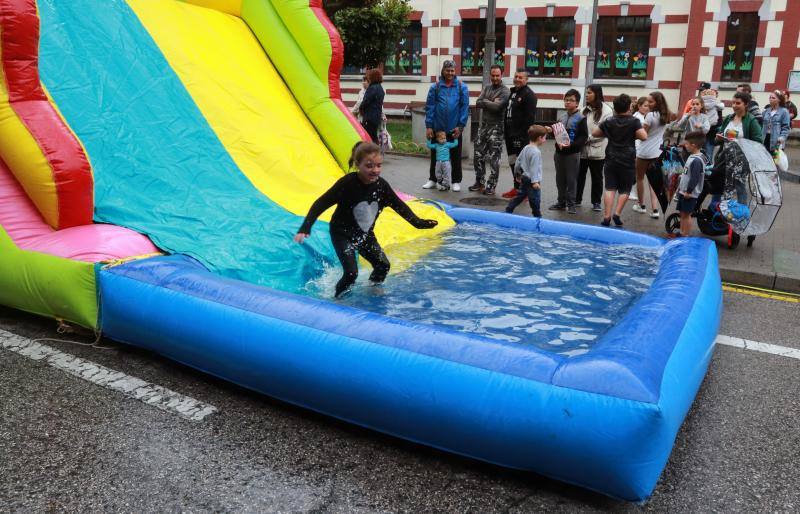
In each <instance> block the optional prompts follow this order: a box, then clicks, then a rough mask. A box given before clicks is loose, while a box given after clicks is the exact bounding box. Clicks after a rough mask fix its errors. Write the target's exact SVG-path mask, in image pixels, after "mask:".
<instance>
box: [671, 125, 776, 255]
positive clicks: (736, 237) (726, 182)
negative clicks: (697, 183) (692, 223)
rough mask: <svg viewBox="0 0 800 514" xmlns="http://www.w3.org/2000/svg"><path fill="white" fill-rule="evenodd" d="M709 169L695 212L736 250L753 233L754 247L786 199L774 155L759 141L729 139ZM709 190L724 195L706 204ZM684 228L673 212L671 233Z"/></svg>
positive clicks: (700, 223) (700, 224)
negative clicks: (740, 242) (720, 198)
mask: <svg viewBox="0 0 800 514" xmlns="http://www.w3.org/2000/svg"><path fill="white" fill-rule="evenodd" d="M709 168H711V167H709ZM709 168H707V170H706V179H705V181H704V184H703V193H702V194H701V195H700V197H699V198H698V200H697V206H696V208H695V212H693V213H692V217H693V218H695V219H696V220H697V228H698V229H700V232H702V233H703V234H706V235H709V236H723V235H726V236H727V237H728V248H731V249H733V248H736V247H737V246H738V245H739V241H740V239H741V238H742V237H746V238H747V246H752V245H753V241H755V239H756V236H758V235H761V234H766V233H767V232H768V231H769V230H770V228H772V224H773V223H774V222H775V218H776V217H777V216H778V211H780V208H781V204H782V201H783V196H782V192H781V183H780V178H779V177H778V170H777V168H776V167H775V162H774V161H773V159H772V156H771V155H770V154H769V152H768V151H767V149H766V148H764V145H762V144H760V143H757V142H755V141H750V140H748V139H740V140H734V141H725V142H724V143H723V146H722V149H721V150H720V151H719V152H717V154H716V158H715V162H714V166H713V168H711V169H710V170H709ZM709 171H710V173H709ZM709 193H710V194H720V193H721V195H722V200H721V201H719V202H711V203H710V204H709V206H708V207H707V208H703V207H702V205H703V203H704V202H703V201H704V199H705V197H706V196H707V195H708V194H709ZM679 227H680V215H679V214H678V213H673V214H671V215H669V216H667V219H666V222H665V224H664V228H665V229H666V231H667V233H670V234H671V233H674V232H676V231H677V230H678V229H679Z"/></svg>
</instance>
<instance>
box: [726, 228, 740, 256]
mask: <svg viewBox="0 0 800 514" xmlns="http://www.w3.org/2000/svg"><path fill="white" fill-rule="evenodd" d="M740 239H741V237H740V236H739V234H737V233H736V232H734V231H733V227H732V226H730V225H728V248H729V249H731V250H733V249H734V248H736V247H737V246H739V240H740Z"/></svg>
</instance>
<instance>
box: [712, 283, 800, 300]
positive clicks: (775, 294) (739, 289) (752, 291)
mask: <svg viewBox="0 0 800 514" xmlns="http://www.w3.org/2000/svg"><path fill="white" fill-rule="evenodd" d="M722 290H723V291H727V292H729V293H739V294H746V295H749V296H756V297H758V298H769V299H770V300H778V301H781V302H788V303H800V295H796V294H793V293H784V292H781V291H773V290H771V289H762V288H757V287H750V286H740V285H736V284H722Z"/></svg>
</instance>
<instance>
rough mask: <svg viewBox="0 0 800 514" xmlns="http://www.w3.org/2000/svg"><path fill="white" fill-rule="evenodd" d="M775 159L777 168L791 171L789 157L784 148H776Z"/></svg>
mask: <svg viewBox="0 0 800 514" xmlns="http://www.w3.org/2000/svg"><path fill="white" fill-rule="evenodd" d="M773 159H774V160H775V167H776V168H778V169H779V170H781V171H789V158H788V157H786V152H784V151H783V149H782V148H778V149H777V150H775V155H774V157H773Z"/></svg>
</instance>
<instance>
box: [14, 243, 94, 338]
mask: <svg viewBox="0 0 800 514" xmlns="http://www.w3.org/2000/svg"><path fill="white" fill-rule="evenodd" d="M94 267H95V265H94V264H91V263H88V262H81V261H73V260H70V259H63V258H61V257H54V256H52V255H47V254H43V253H37V252H29V251H26V250H20V249H19V248H18V247H17V245H15V244H14V242H13V241H12V240H11V238H10V237H9V236H8V234H7V233H6V232H5V230H3V229H2V228H0V305H7V306H9V307H13V308H15V309H19V310H22V311H27V312H31V313H33V314H38V315H40V316H49V317H51V318H57V319H63V320H66V321H69V322H72V323H76V324H78V325H81V326H84V327H86V328H96V327H97V293H96V288H95V270H94Z"/></svg>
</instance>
